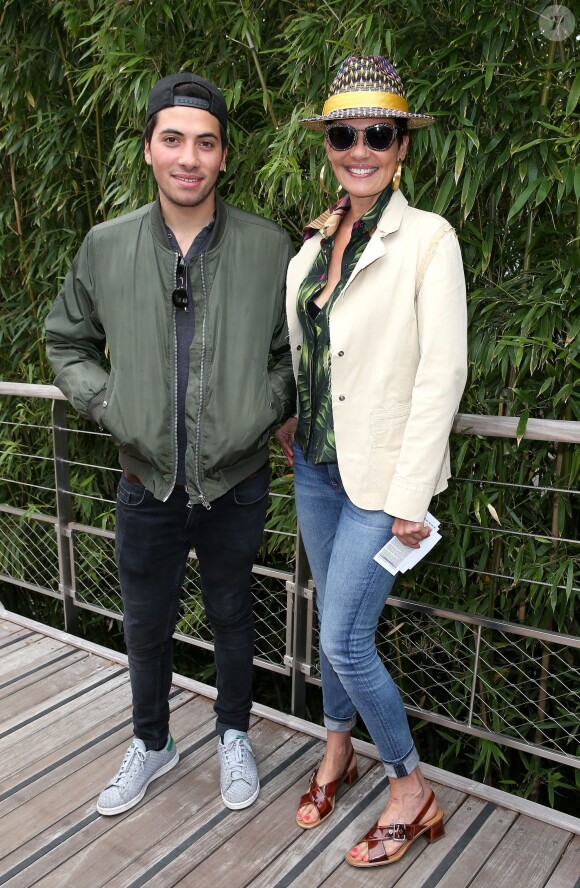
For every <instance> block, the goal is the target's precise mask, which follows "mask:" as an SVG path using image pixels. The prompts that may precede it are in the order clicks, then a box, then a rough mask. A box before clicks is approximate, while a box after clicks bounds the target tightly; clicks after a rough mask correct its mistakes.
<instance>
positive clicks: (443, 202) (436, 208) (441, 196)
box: [433, 173, 455, 213]
mask: <svg viewBox="0 0 580 888" xmlns="http://www.w3.org/2000/svg"><path fill="white" fill-rule="evenodd" d="M454 190H455V177H454V175H453V173H447V175H446V176H445V178H444V180H443V184H442V185H441V188H440V189H439V193H438V195H437V200H436V201H435V204H434V205H433V212H434V213H444V212H445V210H446V209H447V206H448V205H449V201H450V200H451V197H452V195H453V192H454Z"/></svg>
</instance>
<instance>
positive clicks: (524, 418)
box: [516, 410, 530, 446]
mask: <svg viewBox="0 0 580 888" xmlns="http://www.w3.org/2000/svg"><path fill="white" fill-rule="evenodd" d="M529 418H530V411H529V410H524V411H523V412H522V414H521V416H520V418H519V420H518V427H517V429H516V441H517V443H518V446H519V445H520V443H521V441H522V438H523V437H524V435H525V434H526V428H527V426H528V419H529Z"/></svg>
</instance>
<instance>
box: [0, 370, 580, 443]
mask: <svg viewBox="0 0 580 888" xmlns="http://www.w3.org/2000/svg"><path fill="white" fill-rule="evenodd" d="M0 395H20V396H21V397H27V398H44V399H48V400H53V401H66V400H67V399H66V398H65V396H64V395H63V393H62V392H61V391H60V389H58V388H57V387H56V386H55V385H34V384H30V383H23V382H0ZM519 422H520V417H519V416H474V415H472V414H469V413H458V414H457V415H456V417H455V420H454V422H453V431H454V432H461V433H463V434H466V435H485V436H486V437H491V438H516V437H517V429H518V425H519ZM522 437H523V438H525V439H526V440H529V441H560V442H562V443H565V442H568V443H570V444H580V422H578V421H576V420H564V419H529V420H528V423H527V426H526V431H525V433H524V435H523V436H522Z"/></svg>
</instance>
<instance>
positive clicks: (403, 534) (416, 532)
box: [393, 518, 431, 549]
mask: <svg viewBox="0 0 580 888" xmlns="http://www.w3.org/2000/svg"><path fill="white" fill-rule="evenodd" d="M430 533H431V529H430V528H429V527H425V525H424V524H420V523H419V522H418V521H407V520H406V519H405V518H395V520H394V522H393V536H396V537H397V539H398V540H400V541H401V542H402V543H403V545H404V546H410V547H411V549H418V548H419V543H420V541H421V540H424V539H426V538H427V537H428V536H429V534H430Z"/></svg>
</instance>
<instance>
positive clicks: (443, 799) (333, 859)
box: [252, 786, 465, 888]
mask: <svg viewBox="0 0 580 888" xmlns="http://www.w3.org/2000/svg"><path fill="white" fill-rule="evenodd" d="M433 789H434V791H435V792H436V794H437V799H438V801H439V804H440V805H441V807H442V808H443V810H444V811H445V813H446V816H447V817H452V815H453V813H454V812H455V811H456V810H457V809H458V808H460V807H461V805H462V804H463V802H464V801H465V796H464V795H463V793H459V792H457V790H454V789H449V788H447V787H444V786H433ZM386 799H387V794H385V793H384V792H380V793H379V795H378V796H377V797H376V798H374V799H373V800H372V802H371V803H370V804H367V805H365V806H364V808H363V810H362V811H360V813H358V814H357V816H356V817H355V818H345V819H346V823H345V828H344V829H343V830H342V831H341V832H340V833H339V834H338V835H337V836H336V837H334V839H333V841H332V843H330V844H329V845H328V846H327V847H325V848H324V850H321V851H320V852H319V853H315V852H317V851H318V849H316V847H315V848H314V849H313V851H312V852H311V853H310V856H311V857H312V860H309V861H307V862H308V866H307V867H306V868H304V867H303V868H302V872H300V869H301V868H298V870H297V872H295V873H294V878H293V879H292V881H288V882H284V883H283V884H284V885H286V884H289V885H293V886H296V888H298V886H299V885H302V884H308V883H309V882H310V881H312V883H313V884H317V885H325V888H326V886H328V888H330V886H332V888H339V886H340V888H351V886H352V888H358V886H361V888H362V886H368V885H369V884H370V885H375V884H376V885H380V886H381V888H391V886H393V885H395V884H396V885H397V886H398V884H399V879H400V878H401V877H402V876H403V874H404V873H405V872H406V871H407V870H408V869H409V868H410V867H411V866H412V864H413V863H414V861H415V860H416V859H417V858H418V857H419V856H420V855H421V854H423V853H424V852H425V849H426V847H427V845H426V839H424V838H420V839H417V841H416V842H415V843H414V844H413V845H412V847H411V848H410V849H409V850H408V852H407V853H406V854H405V856H404V857H403V858H402V859H401V860H400V861H397V862H396V863H394V864H391V865H389V866H384V867H377V868H374V869H372V870H368V869H363V868H358V867H352V866H350V865H349V864H348V863H346V861H345V859H344V856H345V854H346V852H347V851H348V850H349V849H350V848H352V847H353V846H354V845H356V843H357V842H358V841H359V840H360V838H361V836H363V835H364V834H365V833H366V832H368V830H369V829H370V828H371V826H372V825H373V824H374V823H376V821H377V820H378V819H379V816H380V814H381V812H382V811H383V810H384V807H385V803H386ZM440 841H444V839H441V840H440ZM438 844H439V843H438ZM379 873H380V876H379ZM419 884H420V883H416V884H415V888H418V886H419ZM252 888H254V886H252ZM272 888H273V886H272Z"/></svg>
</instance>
